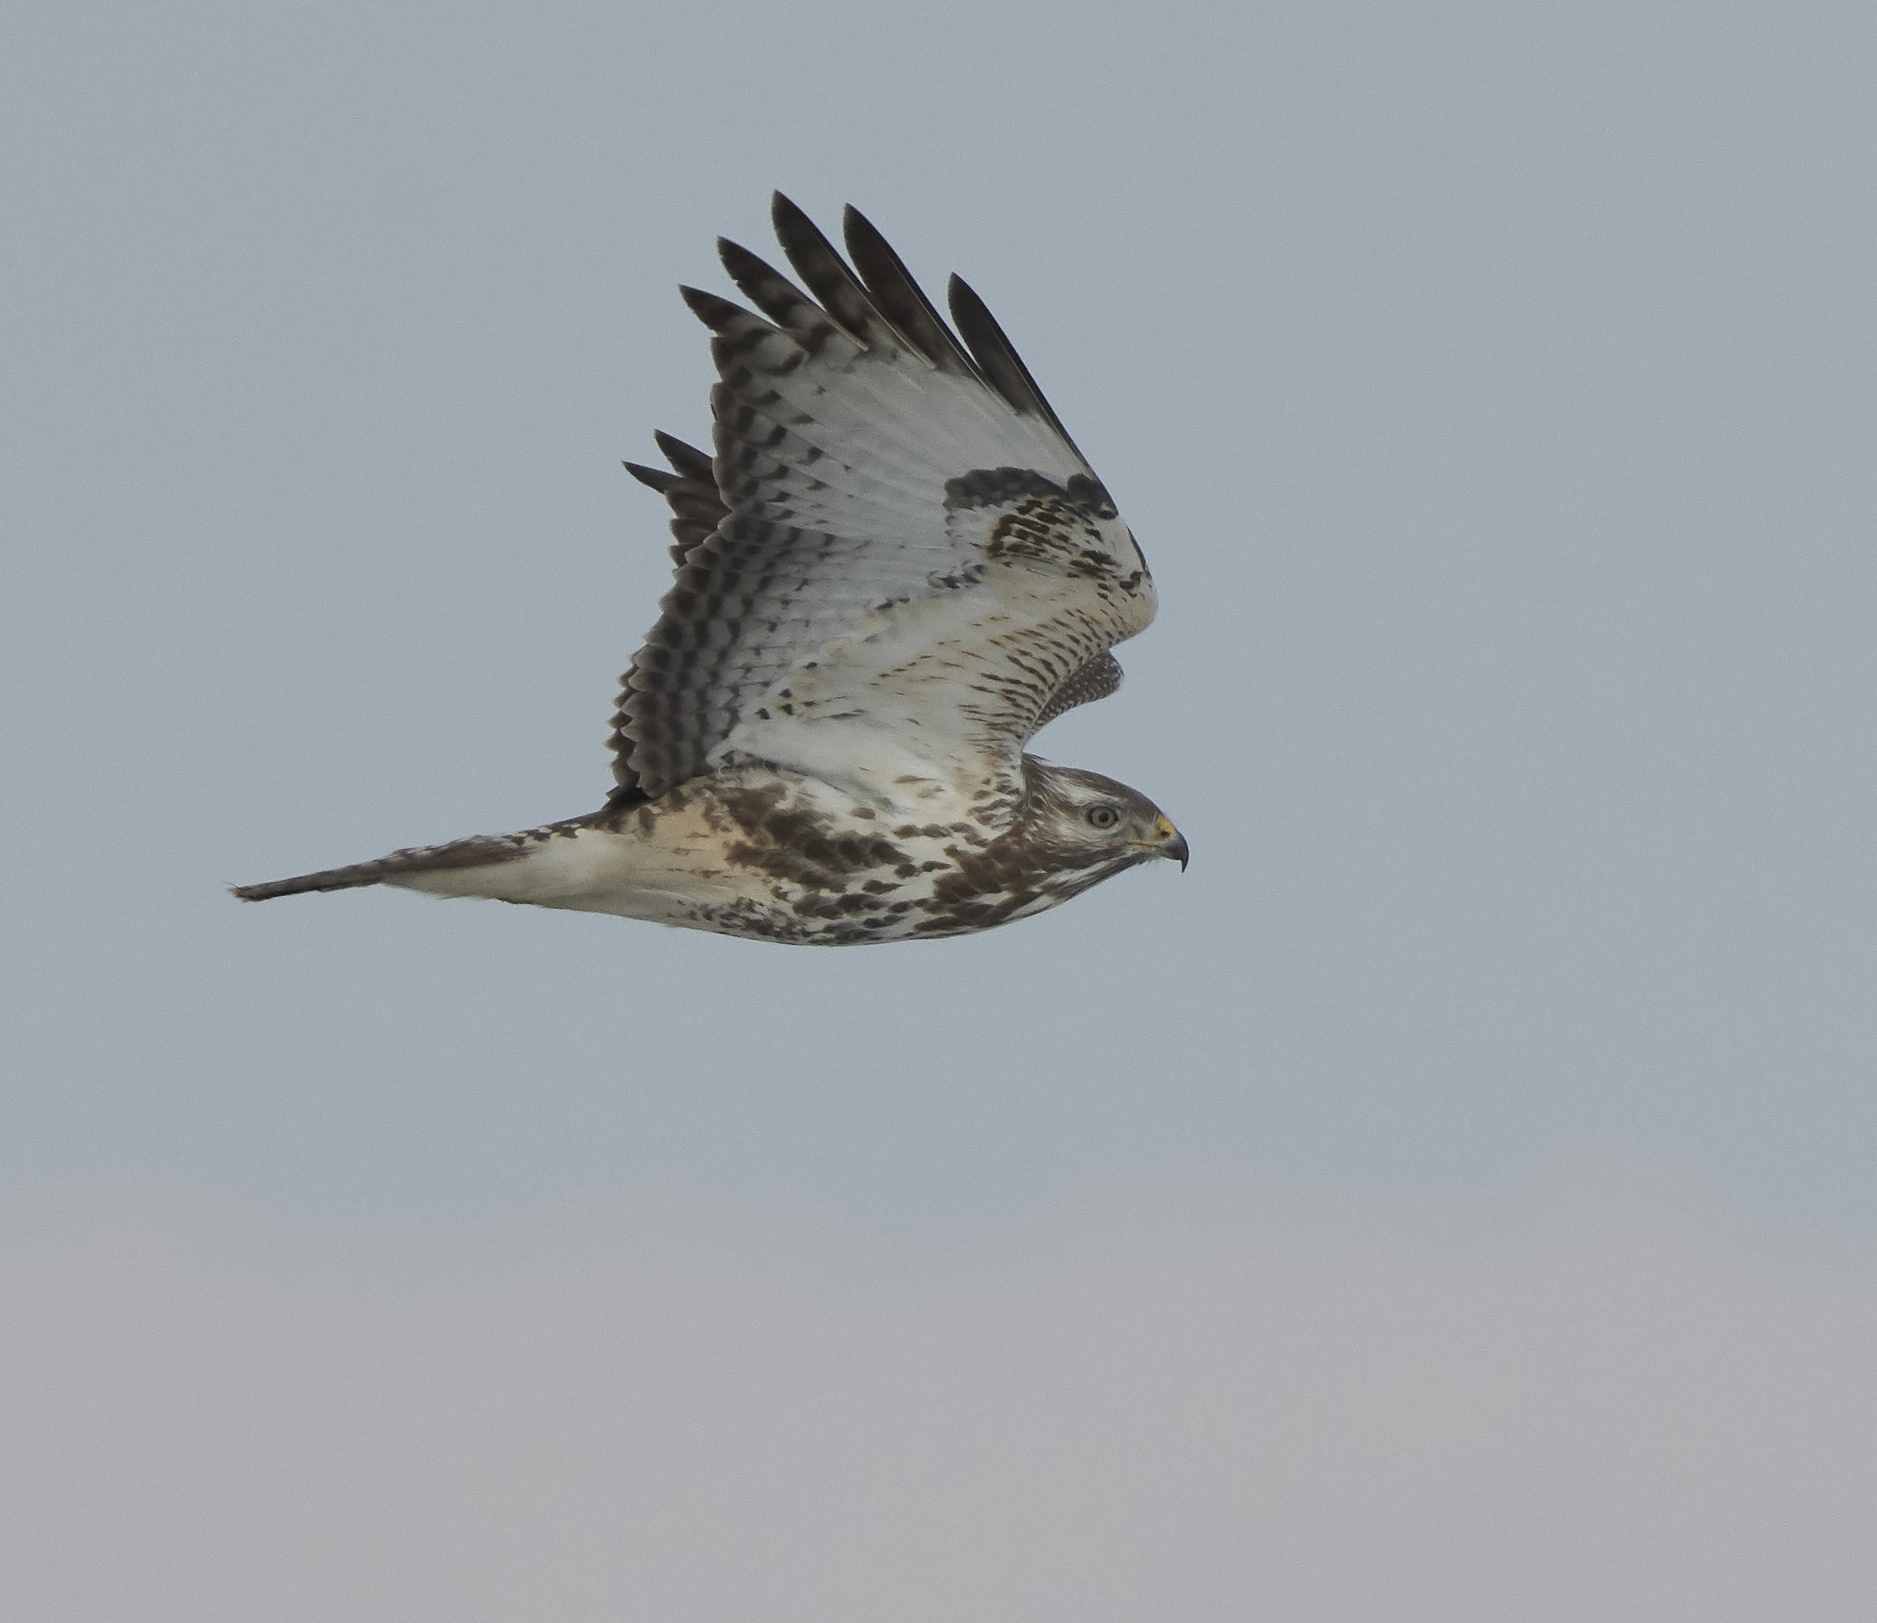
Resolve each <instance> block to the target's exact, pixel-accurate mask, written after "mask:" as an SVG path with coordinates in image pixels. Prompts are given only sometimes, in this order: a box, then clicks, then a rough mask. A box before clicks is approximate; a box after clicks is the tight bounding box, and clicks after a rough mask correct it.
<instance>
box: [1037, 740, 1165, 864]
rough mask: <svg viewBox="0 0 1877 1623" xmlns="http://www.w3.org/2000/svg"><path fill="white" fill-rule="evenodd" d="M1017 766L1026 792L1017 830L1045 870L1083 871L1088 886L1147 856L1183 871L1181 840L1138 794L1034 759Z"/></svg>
mask: <svg viewBox="0 0 1877 1623" xmlns="http://www.w3.org/2000/svg"><path fill="white" fill-rule="evenodd" d="M1023 767H1024V774H1023V775H1024V779H1025V783H1026V788H1027V791H1028V792H1027V793H1026V795H1025V797H1024V805H1023V812H1022V814H1021V816H1020V817H1019V819H1018V824H1017V829H1018V830H1019V831H1020V832H1021V835H1022V837H1023V839H1024V841H1025V843H1027V844H1029V845H1030V846H1031V847H1032V848H1033V849H1034V850H1036V852H1037V854H1038V855H1039V856H1041V857H1042V858H1043V859H1044V860H1043V865H1044V866H1045V867H1047V868H1050V869H1052V870H1054V871H1055V872H1056V873H1058V874H1063V875H1069V874H1081V873H1083V872H1087V873H1088V879H1087V881H1086V883H1088V884H1093V883H1094V882H1095V881H1096V880H1098V879H1106V878H1107V877H1108V876H1109V875H1110V874H1113V873H1118V872H1120V870H1121V869H1123V868H1131V867H1133V866H1134V864H1135V863H1137V862H1145V861H1147V860H1148V859H1149V858H1150V857H1171V858H1173V860H1174V861H1176V862H1178V863H1179V865H1180V866H1181V867H1182V868H1184V867H1185V866H1186V858H1187V854H1188V853H1187V849H1186V840H1185V837H1184V836H1183V835H1182V834H1181V833H1180V831H1179V830H1178V829H1176V828H1175V827H1174V826H1173V824H1172V823H1171V822H1169V821H1168V820H1167V817H1166V814H1165V813H1164V812H1162V811H1161V809H1160V808H1159V807H1158V806H1156V805H1155V804H1154V803H1153V802H1152V801H1151V800H1149V799H1148V798H1147V797H1146V796H1145V795H1144V794H1142V793H1141V792H1140V791H1139V790H1138V789H1130V788H1129V787H1128V786H1127V785H1126V784H1125V783H1116V782H1115V781H1114V779H1113V778H1104V777H1103V776H1102V775H1101V774H1100V773H1099V772H1082V771H1078V770H1077V769H1076V768H1074V767H1066V766H1052V765H1051V764H1050V763H1049V762H1047V761H1039V760H1037V759H1036V757H1035V756H1025V757H1024V761H1023ZM1080 888H1082V887H1081V886H1077V889H1080Z"/></svg>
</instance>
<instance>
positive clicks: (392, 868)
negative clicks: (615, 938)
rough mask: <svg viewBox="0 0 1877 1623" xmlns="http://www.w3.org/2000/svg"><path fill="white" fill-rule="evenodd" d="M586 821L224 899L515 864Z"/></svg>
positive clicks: (280, 882) (250, 888) (236, 891)
mask: <svg viewBox="0 0 1877 1623" xmlns="http://www.w3.org/2000/svg"><path fill="white" fill-rule="evenodd" d="M585 821H586V820H585V819H584V818H579V819H574V820H572V821H569V822H566V823H553V824H550V825H549V826H547V827H546V828H531V829H528V830H526V831H524V832H522V833H520V834H478V835H475V836H473V837H471V838H469V839H466V840H451V841H450V842H449V844H447V845H419V846H412V847H411V848H409V849H408V850H404V851H393V852H392V853H391V854H390V856H388V857H379V858H378V859H377V860H376V861H373V862H355V863H353V864H352V865H351V866H350V867H349V868H323V869H321V870H320V871H319V872H318V873H303V874H296V875H295V876H294V877H293V878H291V879H274V880H270V881H269V882H268V883H266V884H264V885H230V886H229V887H228V893H229V894H230V895H231V896H233V897H235V898H236V899H237V900H239V901H243V902H265V901H271V900H272V899H273V898H274V897H276V896H298V895H300V894H301V893H302V892H305V891H313V890H354V889H356V888H358V887H359V886H361V885H377V884H382V883H384V882H385V881H386V880H390V881H392V882H393V883H396V882H397V880H398V879H399V878H400V877H402V876H403V875H405V874H416V873H436V872H438V871H439V870H441V869H446V868H490V867H494V866H496V865H497V864H498V863H504V862H515V861H518V860H519V859H520V858H522V857H525V856H527V855H528V853H529V852H530V851H532V850H534V849H535V848H536V847H537V846H538V845H539V844H540V843H541V842H542V841H543V840H547V839H551V838H552V837H553V836H554V835H556V834H562V833H569V832H572V831H573V830H575V829H577V828H579V827H581V826H583V825H584V823H585Z"/></svg>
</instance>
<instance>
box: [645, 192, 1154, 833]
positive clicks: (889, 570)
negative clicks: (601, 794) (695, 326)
mask: <svg viewBox="0 0 1877 1623" xmlns="http://www.w3.org/2000/svg"><path fill="white" fill-rule="evenodd" d="M774 218H775V225H776V233H777V235H778V236H779V237H780V238H781V241H782V246H783V249H784V251H785V252H786V253H787V254H788V257H789V261H790V263H791V264H792V265H793V266H794V268H795V270H796V272H797V274H798V275H800V277H801V279H802V281H803V282H804V283H806V284H807V287H808V288H809V289H810V290H811V291H812V293H813V295H814V298H813V299H811V298H810V297H809V295H808V293H804V292H803V291H802V290H801V289H800V288H798V287H797V286H795V284H793V283H791V282H790V281H788V280H787V279H786V278H784V277H783V276H781V275H779V274H778V273H777V272H776V271H774V270H772V269H771V268H770V267H769V266H768V265H766V264H764V263H763V262H762V261H761V260H759V259H758V258H756V256H755V255H753V254H751V253H749V252H748V251H747V250H746V249H743V248H739V247H737V246H736V245H735V244H734V243H729V242H724V243H720V244H719V247H720V250H721V253H722V256H723V262H724V265H725V267H726V268H727V269H728V271H729V272H730V275H731V277H732V279H733V280H734V281H735V282H736V284H737V285H738V287H740V288H741V289H742V290H743V292H744V293H745V294H746V295H747V296H748V298H749V299H750V301H751V302H752V303H753V304H754V305H756V307H757V308H758V309H759V310H761V311H762V312H763V316H766V317H768V319H767V320H764V319H763V318H762V317H761V316H757V315H755V314H752V313H751V312H750V311H748V310H745V309H742V308H740V307H739V306H737V305H734V304H731V303H729V302H728V301H726V300H724V299H720V298H717V297H715V296H713V295H711V294H708V293H700V292H697V291H696V290H694V289H686V290H685V295H684V296H685V300H686V302H687V303H688V304H689V305H690V306H691V308H692V310H693V311H695V312H696V313H697V315H698V316H699V317H700V318H701V319H702V320H703V321H704V322H705V324H706V325H707V326H709V327H710V328H711V330H712V332H713V334H714V335H715V336H714V339H713V341H712V345H711V349H712V353H713V355H714V356H715V359H716V362H717V369H718V373H719V376H720V379H721V381H720V382H719V383H718V385H717V387H716V388H715V389H714V390H713V391H712V394H711V406H712V411H713V413H714V416H715V419H716V423H715V433H714V439H715V456H714V458H713V459H712V460H711V463H710V465H709V474H710V477H711V479H712V481H714V489H713V488H712V486H711V485H709V484H706V482H705V465H704V458H703V456H702V454H701V453H699V452H696V451H694V450H692V449H691V448H690V447H688V446H685V445H683V444H682V442H679V441H671V440H666V439H663V438H661V442H660V444H661V449H663V450H664V451H665V453H666V455H667V457H668V459H669V460H670V461H671V462H672V466H673V469H674V472H673V473H672V474H669V475H667V474H664V473H662V472H661V473H655V472H653V471H652V470H650V469H641V468H634V469H633V470H632V471H633V472H634V473H635V475H637V476H638V477H639V478H641V479H643V480H644V481H645V482H646V483H648V484H652V485H654V486H655V487H656V488H659V489H661V490H663V491H664V492H665V494H666V496H667V499H668V500H670V501H671V503H672V505H673V509H674V512H675V513H676V515H677V517H676V521H675V522H674V523H673V526H672V529H673V533H674V534H675V535H676V536H677V539H678V545H677V546H676V547H674V548H673V554H674V557H676V559H677V560H678V565H679V567H678V575H677V581H676V584H675V585H674V586H673V588H672V590H671V591H670V593H669V594H667V596H666V597H665V599H664V601H663V603H662V604H661V608H662V610H663V614H662V616H661V618H660V619H659V621H658V624H657V625H656V626H654V627H653V628H652V631H651V633H650V635H649V636H648V638H647V640H646V644H645V647H644V648H642V649H641V650H640V651H639V653H638V654H637V655H636V656H635V657H634V659H633V662H632V666H631V669H630V670H628V671H627V673H626V675H625V677H624V678H623V679H622V685H623V689H624V691H623V694H622V697H621V701H620V705H619V710H618V713H617V715H616V717H615V729H616V730H615V740H614V742H615V749H616V766H615V772H616V775H617V776H618V778H619V782H620V785H621V792H622V794H623V795H625V796H626V797H627V798H631V799H637V798H638V797H639V796H641V795H643V796H646V797H656V796H659V795H662V794H663V793H664V792H665V791H666V790H667V789H670V788H672V787H674V786H675V785H677V784H679V783H682V782H684V781H685V780H686V779H687V778H690V777H693V776H696V775H697V774H699V773H701V772H704V771H708V770H711V769H713V768H714V767H716V766H720V765H723V764H725V763H727V762H730V761H733V760H736V759H742V758H750V759H760V760H765V761H770V762H774V763H778V764H781V765H785V766H792V767H796V768H798V769H800V770H804V771H808V772H811V773H813V774H815V775H817V776H820V777H824V778H829V779H832V780H834V781H850V782H857V783H859V784H861V785H865V784H867V783H869V782H870V781H874V780H878V779H881V778H882V777H885V778H887V779H889V780H890V779H897V780H899V781H901V782H907V781H912V780H919V779H932V780H936V781H941V782H945V783H947V784H950V785H953V786H961V785H967V784H975V783H980V782H983V781H985V780H987V779H991V780H1001V781H1005V782H1008V781H1009V780H1010V779H1011V778H1012V777H1013V776H1014V774H1015V772H1016V768H1017V763H1018V760H1019V757H1020V755H1021V752H1022V748H1023V744H1024V741H1025V740H1026V739H1028V738H1029V737H1030V735H1031V734H1032V733H1034V732H1035V731H1036V729H1037V728H1038V727H1039V726H1041V725H1042V724H1043V723H1044V722H1045V721H1048V720H1049V719H1051V718H1052V717H1053V716H1055V715H1058V714H1060V713H1061V712H1062V711H1063V710H1065V709H1068V708H1069V707H1070V706H1072V705H1075V704H1080V703H1085V702H1087V701H1088V700H1089V699H1094V698H1100V697H1102V696H1103V695H1104V694H1106V693H1110V692H1112V691H1113V690H1114V687H1115V686H1116V685H1117V684H1118V682H1119V680H1120V669H1119V667H1118V666H1117V665H1115V663H1114V660H1113V658H1112V656H1110V655H1109V653H1108V650H1109V649H1110V648H1111V647H1113V646H1114V644H1116V643H1118V642H1121V641H1122V640H1124V639H1125V638H1127V637H1131V636H1133V635H1134V634H1135V633H1136V632H1138V631H1140V630H1142V629H1143V628H1144V627H1145V626H1146V625H1147V624H1148V622H1149V621H1150V620H1151V619H1152V618H1153V613H1154V593H1153V582H1152V579H1151V577H1150V576H1149V574H1148V572H1147V565H1146V562H1145V560H1144V559H1143V558H1142V556H1141V553H1140V549H1139V548H1138V547H1137V546H1136V544H1135V542H1134V538H1133V536H1132V535H1131V534H1130V533H1129V531H1128V528H1127V526H1126V525H1125V524H1123V523H1122V522H1121V521H1120V519H1119V517H1118V516H1117V515H1116V513H1115V509H1114V505H1113V503H1112V502H1111V501H1110V500H1109V499H1108V494H1107V492H1106V491H1105V490H1104V489H1103V488H1102V485H1101V482H1100V481H1099V480H1098V479H1096V477H1095V476H1094V474H1093V472H1092V471H1091V470H1090V468H1089V467H1088V465H1087V463H1086V462H1085V461H1084V460H1083V459H1082V456H1081V453H1080V452H1078V451H1077V450H1076V448H1075V446H1074V444H1073V442H1071V440H1070V439H1069V436H1068V434H1067V433H1066V432H1065V431H1064V430H1063V427H1062V425H1061V423H1060V422H1059V421H1058V420H1057V418H1056V415H1055V413H1054V412H1053V411H1052V410H1051V409H1050V407H1049V405H1048V403H1047V402H1046V401H1045V400H1044V399H1043V396H1042V394H1041V392H1040V391H1039V390H1038V389H1037V387H1036V384H1035V382H1034V381H1033V380H1032V379H1031V377H1030V375H1029V372H1028V371H1027V370H1026V369H1025V368H1024V365H1023V363H1022V361H1020V360H1019V359H1018V358H1017V355H1016V352H1015V351H1014V350H1013V349H1012V348H1011V347H1010V343H1009V340H1008V339H1006V338H1005V337H1004V335H1003V333H1002V331H1001V330H1000V329H999V328H998V326H997V324H996V322H995V321H994V320H993V319H992V318H991V315H990V313H989V312H988V311H987V310H986V309H985V308H984V306H983V304H982V303H981V302H980V301H979V299H978V298H977V296H976V295H975V294H974V293H972V292H971V290H970V289H969V288H968V287H966V286H965V285H964V283H962V282H960V281H958V280H957V279H956V278H953V280H952V284H951V306H952V314H953V318H954V320H955V321H956V322H957V325H958V332H959V333H960V334H962V336H963V340H964V342H962V343H961V342H960V340H959V337H957V336H955V335H954V334H953V332H952V331H951V329H949V328H948V327H947V326H946V325H945V323H944V322H943V320H941V319H940V317H939V316H938V314H937V312H936V311H934V310H933V308H932V307H931V305H930V304H929V303H927V301H926V299H925V296H924V294H922V293H921V292H920V291H919V288H918V287H917V285H916V284H915V283H914V282H913V280H912V278H911V276H910V275H909V274H908V273H907V271H906V268H905V267H904V265H902V264H901V263H900V261H899V258H898V257H897V256H896V255H895V254H894V253H893V250H892V249H891V248H889V247H888V246H887V244H886V242H885V241H884V240H883V239H882V238H881V237H880V235H879V233H878V232H876V231H875V230H874V229H873V227H872V226H871V225H869V224H868V223H867V221H866V220H865V219H864V218H863V217H862V216H861V215H859V214H858V213H856V212H855V211H854V210H852V209H850V210H848V212H847V215H846V221H845V224H846V238H847V246H848V251H849V253H850V255H851V256H852V259H853V267H854V268H852V269H850V268H849V265H848V264H847V263H846V262H845V261H844V260H843V259H842V258H841V256H840V255H839V254H838V253H836V252H835V250H834V249H833V248H832V247H831V246H830V245H829V243H828V242H827V240H826V239H825V238H824V237H823V236H822V235H821V233H820V232H819V231H817V230H816V229H815V227H814V226H813V225H812V224H811V223H810V222H809V220H808V219H807V217H806V216H805V215H804V214H802V212H801V211H800V210H799V209H797V208H796V207H795V206H794V205H793V204H792V203H790V202H789V201H788V200H787V199H786V198H783V197H782V196H781V195H780V194H778V195H777V197H776V199H775V209H774ZM815 300H819V301H820V302H819V303H816V302H815ZM967 345H968V346H969V347H968V348H967V347H966V346H967ZM713 497H714V503H713ZM706 524H709V525H713V526H714V528H711V529H710V530H709V531H708V533H704V526H705V525H706Z"/></svg>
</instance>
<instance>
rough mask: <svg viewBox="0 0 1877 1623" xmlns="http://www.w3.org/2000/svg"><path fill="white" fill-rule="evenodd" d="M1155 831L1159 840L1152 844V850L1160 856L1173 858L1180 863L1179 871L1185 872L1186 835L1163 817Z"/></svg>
mask: <svg viewBox="0 0 1877 1623" xmlns="http://www.w3.org/2000/svg"><path fill="white" fill-rule="evenodd" d="M1155 832H1156V833H1158V834H1159V836H1160V840H1159V843H1158V844H1156V845H1155V846H1154V851H1155V852H1156V853H1157V854H1158V855H1160V856H1163V857H1172V858H1174V859H1175V860H1176V861H1178V863H1179V865H1180V872H1181V873H1185V872H1186V858H1187V856H1188V854H1189V853H1188V852H1187V849H1186V836H1185V835H1184V834H1182V833H1181V832H1180V831H1179V830H1178V829H1177V828H1175V827H1174V826H1173V825H1172V824H1171V823H1169V822H1168V821H1167V820H1166V818H1164V817H1163V818H1161V819H1160V821H1159V823H1158V825H1157V826H1156V829H1155Z"/></svg>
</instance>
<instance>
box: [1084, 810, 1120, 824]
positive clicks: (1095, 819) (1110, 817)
mask: <svg viewBox="0 0 1877 1623" xmlns="http://www.w3.org/2000/svg"><path fill="white" fill-rule="evenodd" d="M1088 820H1089V821H1090V822H1091V823H1093V824H1094V825H1095V827H1097V828H1113V827H1114V826H1115V824H1116V823H1118V822H1120V821H1121V814H1120V813H1119V812H1118V811H1116V810H1115V809H1114V807H1112V806H1091V807H1089V809H1088Z"/></svg>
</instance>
